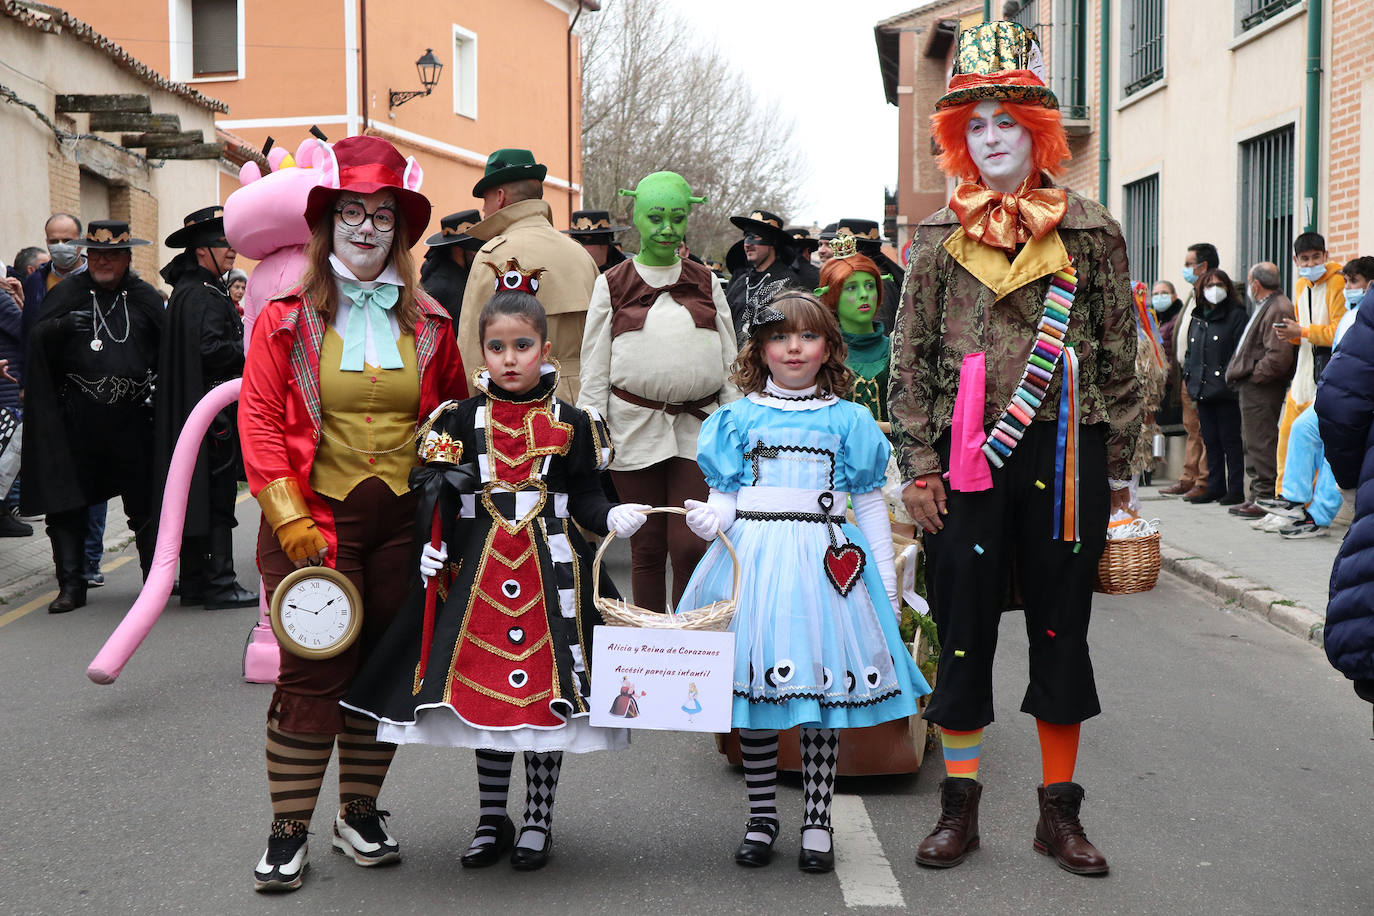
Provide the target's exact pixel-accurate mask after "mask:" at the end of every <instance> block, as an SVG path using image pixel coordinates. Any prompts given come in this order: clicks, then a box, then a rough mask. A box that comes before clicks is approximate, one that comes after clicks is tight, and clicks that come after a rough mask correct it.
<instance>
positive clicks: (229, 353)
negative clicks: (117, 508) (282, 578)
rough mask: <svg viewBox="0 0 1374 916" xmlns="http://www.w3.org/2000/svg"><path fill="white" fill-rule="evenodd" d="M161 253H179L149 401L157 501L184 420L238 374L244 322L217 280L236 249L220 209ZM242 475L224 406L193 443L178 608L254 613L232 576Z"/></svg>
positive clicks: (248, 595)
mask: <svg viewBox="0 0 1374 916" xmlns="http://www.w3.org/2000/svg"><path fill="white" fill-rule="evenodd" d="M167 247H168V248H182V249H185V250H184V251H182V252H181V254H179V255H177V256H176V257H174V258H173V259H172V260H171V261H169V262H168V263H167V266H166V267H164V268H162V271H161V273H162V278H163V279H164V280H166V281H167V282H168V283H170V284H171V285H172V297H171V299H170V300H169V301H168V303H167V315H166V326H165V328H164V331H163V335H162V349H161V355H160V356H159V359H158V365H159V367H160V370H161V371H160V373H159V377H160V384H159V386H158V387H159V390H158V396H157V401H156V406H157V410H156V420H155V424H154V428H155V431H156V446H155V447H156V450H157V468H158V481H157V482H158V486H157V487H156V489H155V492H154V496H155V499H156V500H157V503H158V504H159V505H160V502H161V496H162V492H163V488H164V487H165V486H166V481H167V473H168V469H169V468H170V466H171V463H172V452H173V451H174V450H175V449H176V444H177V437H178V436H180V435H181V428H182V427H183V426H185V425H186V419H187V418H188V417H189V416H190V415H191V411H192V410H194V409H195V407H196V404H198V403H200V400H201V398H203V397H205V395H206V394H207V393H209V392H210V390H211V389H213V388H215V387H216V386H217V385H220V384H222V383H224V382H227V381H230V380H231V379H235V378H238V377H239V376H241V375H243V319H242V318H240V317H239V313H238V309H237V308H235V307H234V301H233V299H232V298H230V296H229V291H228V289H226V288H225V286H224V283H223V282H222V281H221V279H220V278H221V277H222V276H223V275H225V274H226V273H228V272H229V270H230V268H232V267H233V266H234V259H235V257H236V253H235V251H234V249H233V248H232V247H230V245H229V242H228V241H226V240H225V238H224V208H223V207H220V206H213V207H204V208H202V209H200V210H197V211H195V212H194V213H192V214H191V215H189V216H187V217H186V220H185V225H184V226H182V228H180V229H178V230H177V231H176V232H173V233H172V234H171V235H169V236H168V237H167ZM244 478H245V475H244V471H243V454H242V452H241V451H240V449H239V434H238V422H237V406H236V405H233V404H231V405H229V406H228V407H226V408H224V409H223V410H221V411H220V412H219V413H218V414H217V415H216V416H215V419H214V420H213V421H212V422H211V424H210V431H209V433H207V434H206V436H205V437H204V439H203V440H202V441H201V444H200V452H199V454H198V456H197V458H196V467H195V470H194V471H193V472H192V474H191V489H190V492H189V493H188V494H187V499H186V527H185V528H184V529H183V530H182V533H181V578H180V579H179V583H178V584H179V591H180V592H181V603H182V605H183V606H187V605H197V604H204V605H205V607H206V608H207V609H209V610H218V609H220V608H235V607H254V606H255V605H257V603H258V594H257V592H250V591H249V590H248V589H246V588H244V587H243V586H242V585H240V584H239V582H238V579H237V578H236V577H235V574H234V528H235V526H236V525H237V524H238V521H237V519H235V517H234V502H235V499H236V497H237V496H238V482H239V481H240V480H243V479H244Z"/></svg>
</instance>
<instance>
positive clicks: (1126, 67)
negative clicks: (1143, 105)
mask: <svg viewBox="0 0 1374 916" xmlns="http://www.w3.org/2000/svg"><path fill="white" fill-rule="evenodd" d="M1121 45H1122V47H1121V66H1122V74H1121V85H1122V90H1121V94H1122V95H1124V96H1131V95H1134V94H1135V93H1137V92H1139V91H1140V90H1142V89H1145V88H1146V87H1148V86H1152V85H1154V84H1155V83H1157V82H1159V81H1160V80H1162V79H1164V0H1121Z"/></svg>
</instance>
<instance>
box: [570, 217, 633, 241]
mask: <svg viewBox="0 0 1374 916" xmlns="http://www.w3.org/2000/svg"><path fill="white" fill-rule="evenodd" d="M629 228H630V227H629V226H615V225H612V224H611V211H609V210H574V211H573V215H572V223H571V224H570V225H569V227H568V228H567V229H564V230H563V234H564V235H570V236H572V237H573V238H575V239H577V240H578V241H583V242H592V243H594V244H598V245H609V244H610V243H611V240H612V238H613V237H614V236H615V234H616V233H617V232H624V231H625V230H626V229H629Z"/></svg>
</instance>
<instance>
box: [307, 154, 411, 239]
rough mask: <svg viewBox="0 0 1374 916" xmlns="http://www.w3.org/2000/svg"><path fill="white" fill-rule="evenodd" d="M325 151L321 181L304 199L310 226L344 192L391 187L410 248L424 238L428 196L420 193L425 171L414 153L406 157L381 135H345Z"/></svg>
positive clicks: (359, 192)
mask: <svg viewBox="0 0 1374 916" xmlns="http://www.w3.org/2000/svg"><path fill="white" fill-rule="evenodd" d="M321 146H323V147H324V149H325V150H326V154H325V156H324V157H323V161H321V162H319V166H320V168H321V169H322V173H321V177H320V183H319V184H318V185H316V186H315V187H313V188H311V189H310V195H309V196H308V197H307V198H306V201H305V221H306V223H308V224H309V225H310V226H311V228H314V226H315V224H316V223H317V222H318V221H319V220H320V218H321V217H322V216H324V215H325V214H326V213H328V212H330V211H332V210H333V207H334V201H335V199H336V198H337V197H338V196H339V193H340V192H341V191H353V192H354V193H357V194H371V193H372V192H373V191H380V190H383V189H388V190H390V191H391V192H392V193H393V194H395V195H396V208H397V209H398V210H399V211H400V212H401V215H402V218H403V219H404V220H405V229H406V240H405V244H406V246H407V247H409V246H411V245H414V244H415V243H416V242H418V241H420V239H422V238H424V235H425V229H426V228H427V227H428V226H429V214H430V206H429V198H427V197H425V196H424V195H423V194H421V193H420V182H421V181H423V180H424V172H423V170H422V169H421V168H420V164H419V163H418V162H416V161H415V158H414V157H413V156H412V157H410V158H403V157H402V156H401V154H400V153H399V152H397V150H396V147H394V146H392V145H391V144H390V143H388V142H387V141H385V140H383V139H382V138H381V137H345V138H344V139H342V140H340V141H339V142H338V143H335V144H334V146H333V147H332V148H331V147H329V146H326V145H324V144H321Z"/></svg>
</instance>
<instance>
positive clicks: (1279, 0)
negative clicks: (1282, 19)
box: [1236, 0, 1302, 34]
mask: <svg viewBox="0 0 1374 916" xmlns="http://www.w3.org/2000/svg"><path fill="white" fill-rule="evenodd" d="M1301 2H1302V0H1236V33H1237V34H1239V33H1241V32H1248V31H1249V30H1250V29H1253V28H1254V27H1255V26H1257V25H1260V24H1262V23H1263V22H1265V21H1266V20H1268V19H1273V18H1274V17H1275V16H1277V15H1278V14H1279V13H1282V12H1283V11H1284V10H1286V9H1288V8H1289V7H1290V6H1297V5H1298V4H1299V3H1301Z"/></svg>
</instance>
